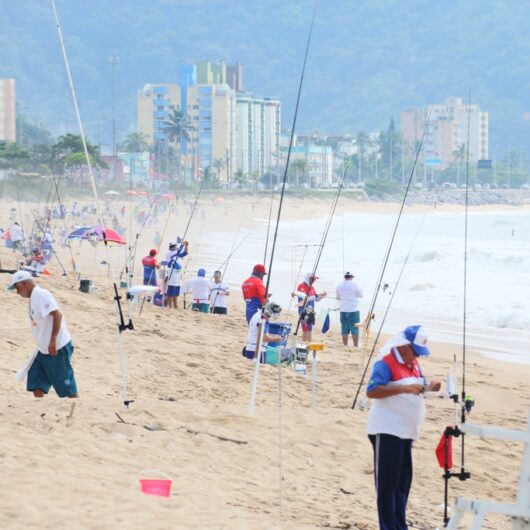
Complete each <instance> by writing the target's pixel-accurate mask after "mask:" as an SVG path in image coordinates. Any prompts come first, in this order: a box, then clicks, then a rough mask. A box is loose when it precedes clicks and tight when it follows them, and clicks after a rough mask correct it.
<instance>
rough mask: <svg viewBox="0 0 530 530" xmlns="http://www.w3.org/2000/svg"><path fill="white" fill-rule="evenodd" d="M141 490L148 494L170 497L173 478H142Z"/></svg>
mask: <svg viewBox="0 0 530 530" xmlns="http://www.w3.org/2000/svg"><path fill="white" fill-rule="evenodd" d="M140 490H141V491H142V492H143V493H146V494H147V495H158V496H159V497H169V495H170V494H171V480H167V479H154V478H142V479H140Z"/></svg>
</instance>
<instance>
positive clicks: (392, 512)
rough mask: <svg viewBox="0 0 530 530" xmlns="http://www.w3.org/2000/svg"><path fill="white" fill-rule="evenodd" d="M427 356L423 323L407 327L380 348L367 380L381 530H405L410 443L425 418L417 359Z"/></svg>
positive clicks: (437, 385)
mask: <svg viewBox="0 0 530 530" xmlns="http://www.w3.org/2000/svg"><path fill="white" fill-rule="evenodd" d="M427 355H430V351H429V349H428V348H427V335H426V334H425V332H424V331H423V329H422V327H421V326H409V327H407V328H405V329H404V330H403V331H402V332H401V334H400V335H398V336H397V337H394V338H393V339H391V340H390V341H389V342H387V343H386V344H385V346H383V348H382V349H381V354H380V356H379V357H378V358H377V360H376V362H375V364H374V367H373V370H372V375H371V376H370V380H369V382H368V388H367V396H368V397H369V398H371V399H372V405H371V408H370V414H369V416H368V427H367V430H368V437H369V438H370V442H371V444H372V447H373V450H374V474H375V488H376V493H377V512H378V515H379V528H380V530H407V529H408V526H407V521H406V509H407V501H408V497H409V491H410V487H411V485H412V443H413V442H414V441H415V440H417V438H418V436H419V431H420V426H421V424H422V423H423V420H424V418H425V405H424V400H423V396H422V395H421V394H422V393H423V392H424V391H438V390H439V389H440V383H438V382H436V381H432V382H431V383H429V384H428V385H427V384H426V382H425V379H424V377H423V373H422V371H421V368H420V365H419V363H418V358H419V357H420V356H427Z"/></svg>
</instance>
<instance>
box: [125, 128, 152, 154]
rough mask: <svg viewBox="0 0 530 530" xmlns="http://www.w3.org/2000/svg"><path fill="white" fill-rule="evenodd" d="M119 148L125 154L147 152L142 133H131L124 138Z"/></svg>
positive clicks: (145, 140) (147, 146)
mask: <svg viewBox="0 0 530 530" xmlns="http://www.w3.org/2000/svg"><path fill="white" fill-rule="evenodd" d="M121 148H122V149H123V150H124V151H126V152H127V153H142V152H144V151H148V150H149V143H148V141H147V136H146V135H145V134H144V133H138V132H133V133H131V134H129V135H128V136H127V138H125V140H124V142H123V143H122V144H121Z"/></svg>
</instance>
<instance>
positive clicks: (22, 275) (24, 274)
mask: <svg viewBox="0 0 530 530" xmlns="http://www.w3.org/2000/svg"><path fill="white" fill-rule="evenodd" d="M25 280H33V275H32V274H31V272H28V271H17V272H15V273H14V274H13V275H12V276H11V283H10V284H9V286H8V289H9V290H11V291H12V290H13V289H14V288H15V285H16V284H17V283H18V282H23V281H25Z"/></svg>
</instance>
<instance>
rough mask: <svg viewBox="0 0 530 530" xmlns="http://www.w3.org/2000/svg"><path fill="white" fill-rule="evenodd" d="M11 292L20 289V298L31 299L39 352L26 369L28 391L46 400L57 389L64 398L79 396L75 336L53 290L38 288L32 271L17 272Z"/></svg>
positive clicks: (29, 312)
mask: <svg viewBox="0 0 530 530" xmlns="http://www.w3.org/2000/svg"><path fill="white" fill-rule="evenodd" d="M8 289H11V290H16V292H17V294H18V295H19V296H21V297H22V298H28V299H29V308H28V309H29V310H28V314H29V320H30V325H31V331H32V332H33V336H34V337H35V341H36V343H37V352H36V355H35V356H34V357H33V358H32V359H31V360H30V361H29V362H28V364H27V365H26V367H25V368H26V369H27V376H28V378H27V385H26V388H27V390H28V391H30V392H33V395H34V396H35V397H43V396H44V394H47V393H48V391H49V390H50V388H51V387H52V386H53V388H54V390H55V392H57V395H58V396H59V397H61V398H63V397H69V398H75V397H78V394H77V385H76V381H75V376H74V369H73V368H72V365H71V359H72V354H73V352H74V347H73V345H72V337H71V335H70V333H69V331H68V327H67V326H66V321H65V320H64V318H63V314H62V312H61V310H60V309H59V304H58V303H57V300H55V298H54V297H53V295H52V294H51V293H50V292H49V291H47V290H46V289H42V288H41V287H39V286H38V285H35V282H34V281H33V277H32V275H31V273H29V272H28V271H17V272H15V273H14V274H13V276H12V277H11V283H10V285H9V287H8ZM23 371H26V370H23ZM23 375H25V374H22V377H23Z"/></svg>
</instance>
